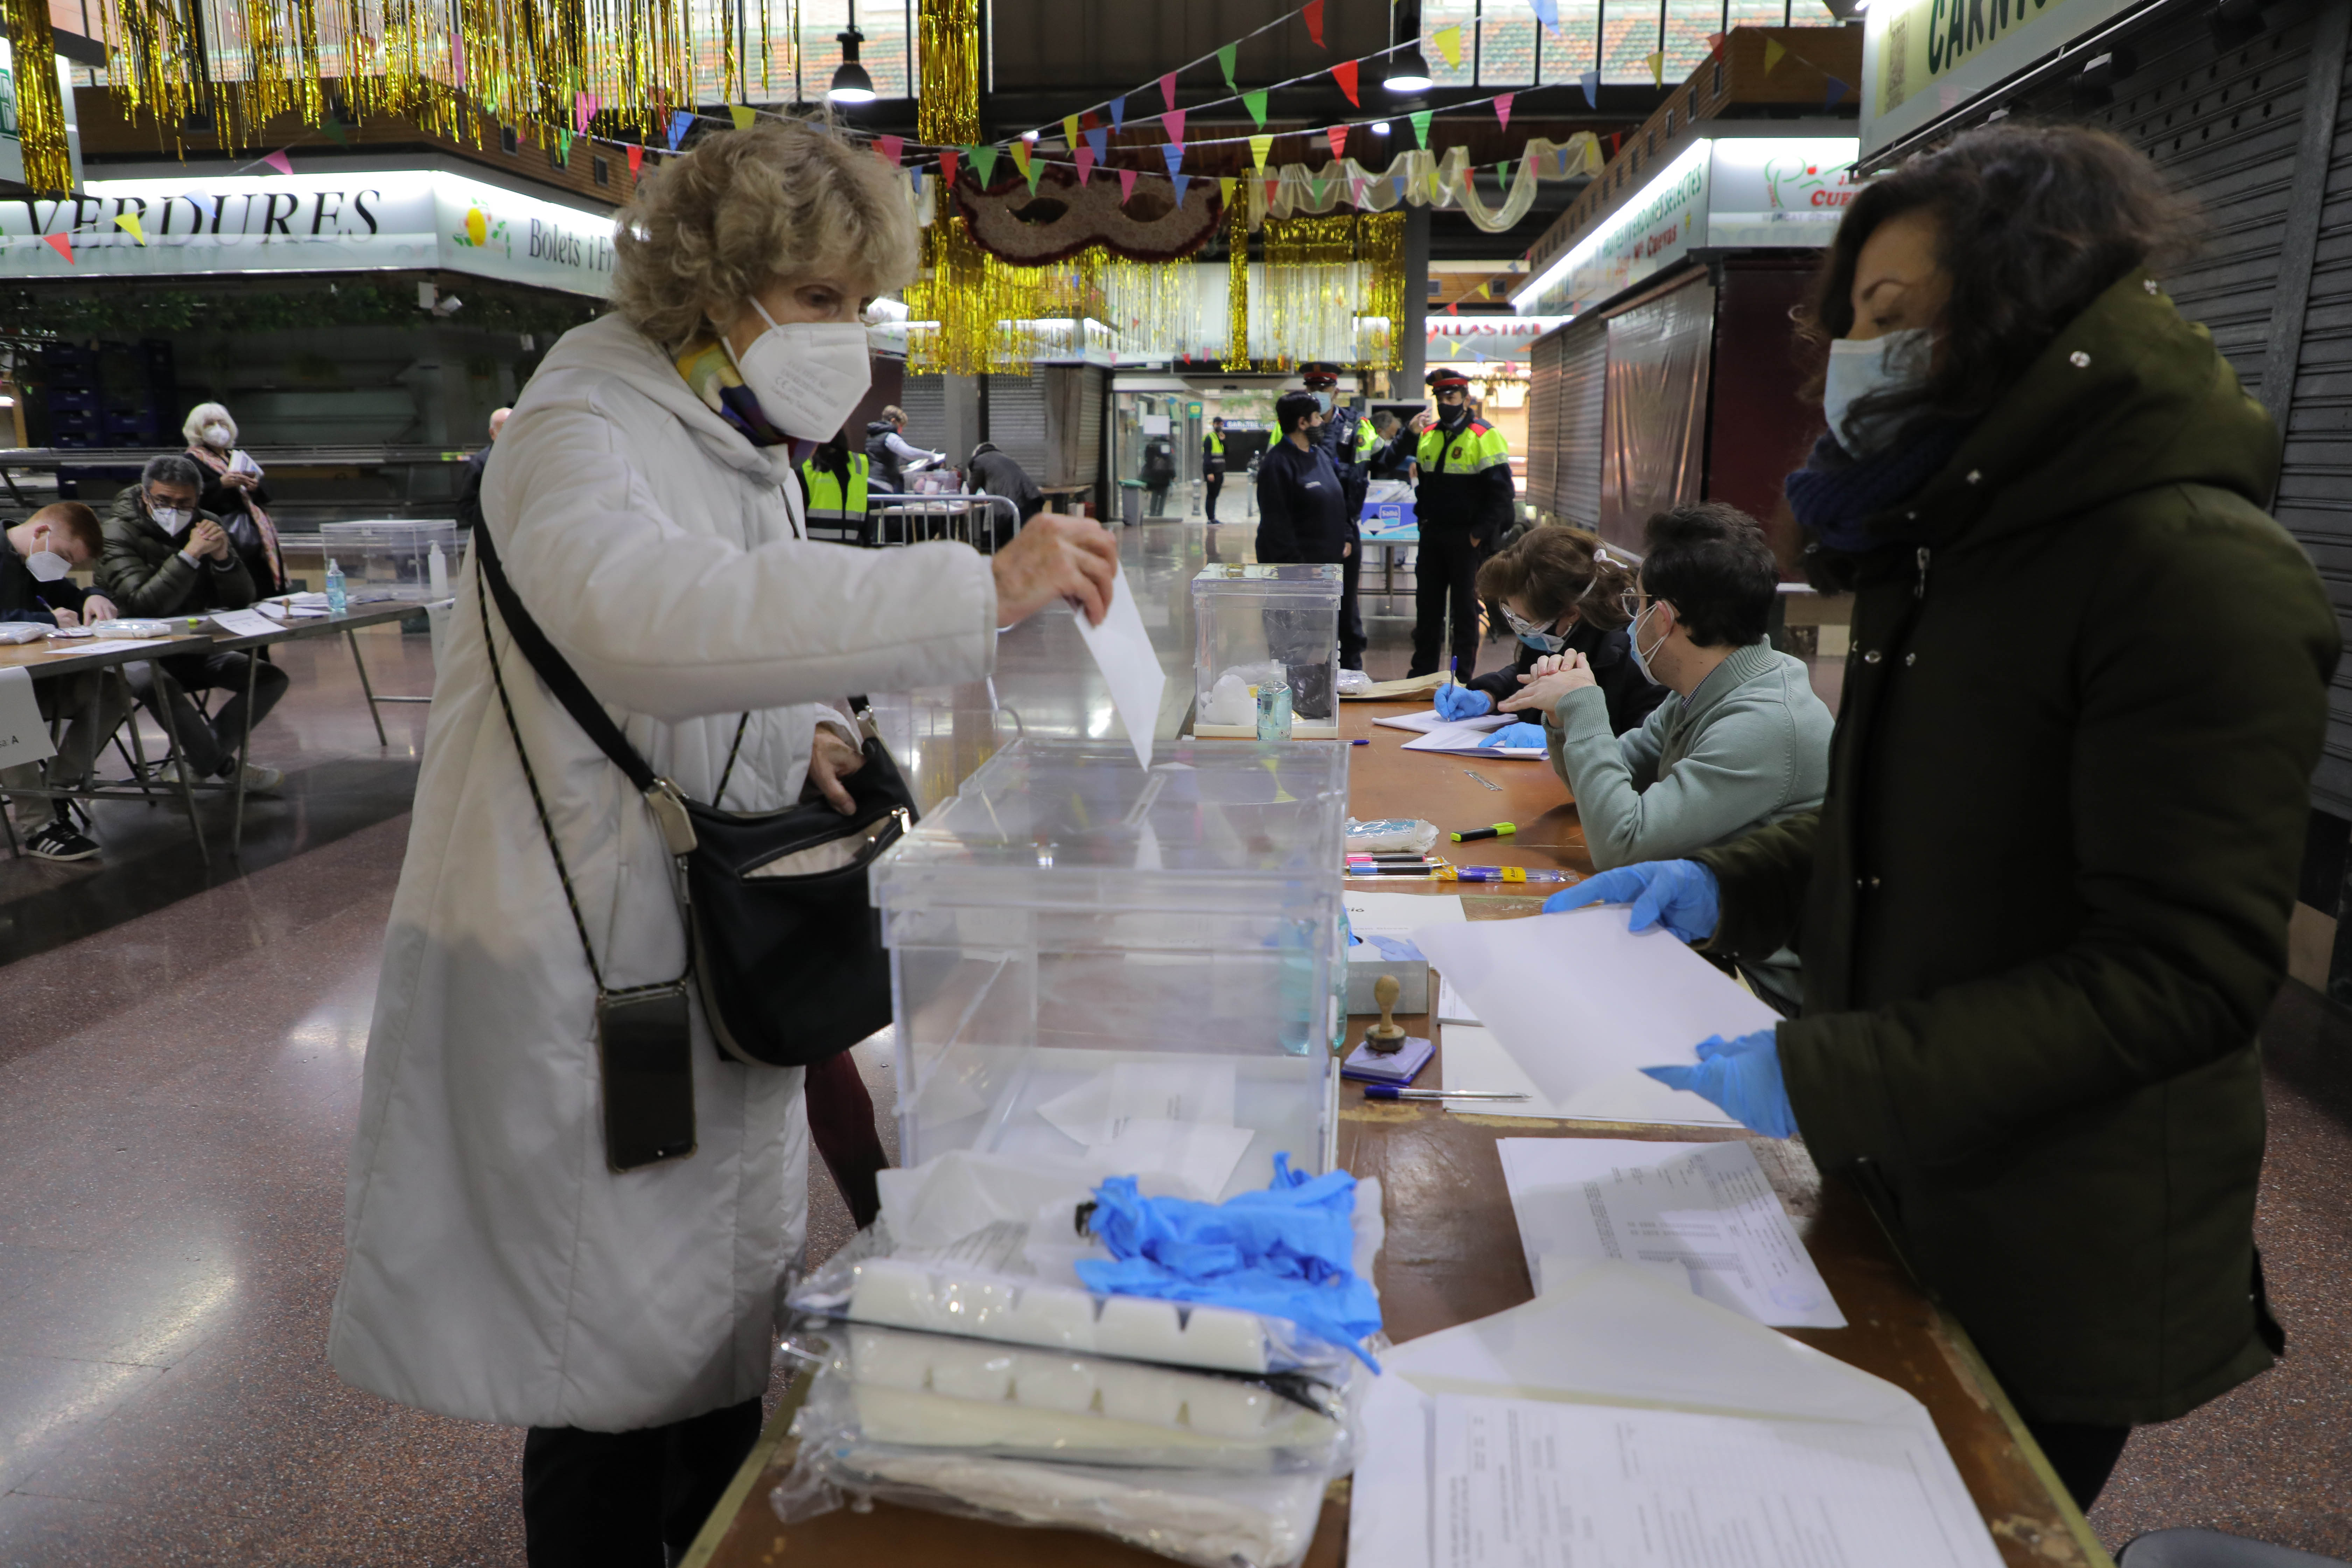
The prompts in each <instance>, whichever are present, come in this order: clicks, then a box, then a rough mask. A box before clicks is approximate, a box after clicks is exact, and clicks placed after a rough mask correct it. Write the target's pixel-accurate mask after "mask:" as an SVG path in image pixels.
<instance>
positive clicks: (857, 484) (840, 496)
mask: <svg viewBox="0 0 2352 1568" xmlns="http://www.w3.org/2000/svg"><path fill="white" fill-rule="evenodd" d="M872 462H873V459H871V458H868V457H866V454H865V453H863V452H853V451H851V450H850V449H849V443H848V442H846V441H845V440H843V439H842V438H841V437H838V436H835V437H834V438H833V439H832V440H830V441H827V442H826V443H825V444H824V446H822V447H818V448H817V449H816V450H815V451H814V452H811V453H810V454H809V455H808V460H807V461H806V462H804V463H803V464H802V465H801V469H800V473H801V499H802V500H803V503H804V504H805V506H806V509H807V511H808V536H809V537H810V538H811V539H822V540H824V541H826V542H830V543H834V544H870V543H872V542H873V538H872V534H871V531H870V525H869V523H868V521H867V512H866V478H867V476H868V474H869V473H871V471H872Z"/></svg>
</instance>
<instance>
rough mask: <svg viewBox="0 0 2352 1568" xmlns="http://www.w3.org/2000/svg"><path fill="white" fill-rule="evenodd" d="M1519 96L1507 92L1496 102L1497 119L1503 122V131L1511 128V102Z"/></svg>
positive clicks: (1498, 97) (1497, 98)
mask: <svg viewBox="0 0 2352 1568" xmlns="http://www.w3.org/2000/svg"><path fill="white" fill-rule="evenodd" d="M1518 96H1519V95H1518V94H1517V93H1516V92H1506V93H1503V94H1500V95H1499V96H1497V97H1496V100H1495V118H1496V120H1498V121H1502V124H1503V129H1504V130H1506V131H1508V130H1509V129H1510V128H1511V100H1513V99H1515V98H1517V97H1518Z"/></svg>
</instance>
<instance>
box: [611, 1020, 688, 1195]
mask: <svg viewBox="0 0 2352 1568" xmlns="http://www.w3.org/2000/svg"><path fill="white" fill-rule="evenodd" d="M596 1054H597V1058H598V1060H599V1063H600V1065H601V1066H602V1068H603V1076H604V1163H605V1164H607V1165H609V1166H611V1167H612V1168H613V1169H614V1171H616V1172H617V1171H635V1170H638V1169H641V1168H642V1167H644V1166H646V1165H652V1164H658V1163H660V1162H662V1161H664V1160H677V1159H682V1158H684V1157H685V1156H687V1155H688V1154H691V1153H693V1152H694V1022H693V1014H692V1011H691V1010H690V1008H689V1006H688V1002H687V994H686V987H685V985H684V984H677V985H665V986H662V987H660V988H658V989H656V990H651V991H645V992H634V993H606V994H601V995H599V996H598V997H597V998H596Z"/></svg>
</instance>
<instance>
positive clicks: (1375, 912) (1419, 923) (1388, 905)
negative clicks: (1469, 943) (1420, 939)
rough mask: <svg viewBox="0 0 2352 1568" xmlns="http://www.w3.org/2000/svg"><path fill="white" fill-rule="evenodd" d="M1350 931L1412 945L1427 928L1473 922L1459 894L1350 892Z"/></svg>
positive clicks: (1348, 892) (1359, 934)
mask: <svg viewBox="0 0 2352 1568" xmlns="http://www.w3.org/2000/svg"><path fill="white" fill-rule="evenodd" d="M1346 897H1347V904H1348V929H1349V931H1353V932H1355V933H1356V934H1357V935H1358V936H1395V937H1403V938H1405V939H1406V940H1408V941H1410V940H1411V939H1412V933H1413V932H1415V931H1419V930H1420V929H1421V928H1422V927H1423V926H1427V925H1458V924H1460V923H1461V922H1462V921H1466V920H1468V919H1469V918H1470V916H1469V914H1468V912H1467V911H1466V910H1464V909H1463V907H1462V895H1461V894H1459V893H1372V892H1361V891H1359V890H1357V889H1353V888H1350V889H1348V891H1347V895H1346Z"/></svg>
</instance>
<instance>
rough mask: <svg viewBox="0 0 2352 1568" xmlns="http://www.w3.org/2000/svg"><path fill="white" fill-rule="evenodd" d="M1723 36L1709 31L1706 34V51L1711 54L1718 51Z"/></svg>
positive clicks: (1721, 45)
mask: <svg viewBox="0 0 2352 1568" xmlns="http://www.w3.org/2000/svg"><path fill="white" fill-rule="evenodd" d="M1723 38H1724V35H1722V34H1721V33H1709V34H1708V35H1707V36H1706V52H1707V53H1708V54H1710V55H1713V54H1715V53H1717V51H1719V50H1720V49H1721V48H1722V47H1723Z"/></svg>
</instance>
